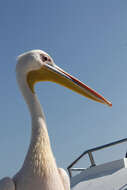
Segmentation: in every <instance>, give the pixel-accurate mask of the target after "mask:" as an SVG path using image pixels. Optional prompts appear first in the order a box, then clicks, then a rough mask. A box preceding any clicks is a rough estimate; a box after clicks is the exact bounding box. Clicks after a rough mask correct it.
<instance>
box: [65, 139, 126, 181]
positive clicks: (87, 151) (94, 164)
mask: <svg viewBox="0 0 127 190" xmlns="http://www.w3.org/2000/svg"><path fill="white" fill-rule="evenodd" d="M126 141H127V138H124V139H121V140H118V141H114V142H111V143H108V144H105V145H102V146H98V147H95V148H91V149H88V150H86V151H84V152H83V153H82V154H81V155H80V156H79V157H78V158H76V159H75V160H74V161H73V162H72V163H71V164H70V165H69V166H68V167H67V170H68V173H69V176H70V178H71V177H72V172H73V171H80V172H81V171H84V170H85V169H86V168H73V166H74V165H75V164H77V162H78V161H79V160H80V159H81V158H82V157H84V156H85V155H88V157H89V159H90V163H91V166H90V167H94V166H96V163H95V160H94V157H93V154H92V153H93V152H96V151H98V150H101V149H104V148H108V147H111V146H114V145H117V144H121V143H124V142H126Z"/></svg>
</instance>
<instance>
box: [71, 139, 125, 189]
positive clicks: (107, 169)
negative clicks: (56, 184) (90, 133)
mask: <svg viewBox="0 0 127 190" xmlns="http://www.w3.org/2000/svg"><path fill="white" fill-rule="evenodd" d="M126 141H127V138H126V139H122V140H120V141H115V142H112V143H109V144H106V145H103V146H100V147H95V148H93V149H89V150H87V151H85V152H84V153H83V154H81V155H80V156H79V157H78V158H77V159H76V160H75V161H74V162H73V163H72V164H70V165H69V166H68V171H69V175H70V180H71V189H72V190H127V158H122V159H119V160H115V161H111V162H108V163H104V164H100V165H96V164H95V161H94V158H93V155H92V153H93V152H95V151H98V150H101V149H104V148H107V147H110V146H113V145H117V144H119V143H123V142H126ZM86 154H88V155H89V158H90V162H91V166H90V167H89V168H74V167H73V166H74V165H75V164H76V163H77V162H78V161H79V160H80V159H81V158H82V157H83V156H85V155H86ZM72 172H73V173H75V174H76V172H80V173H78V174H76V175H75V176H73V175H72Z"/></svg>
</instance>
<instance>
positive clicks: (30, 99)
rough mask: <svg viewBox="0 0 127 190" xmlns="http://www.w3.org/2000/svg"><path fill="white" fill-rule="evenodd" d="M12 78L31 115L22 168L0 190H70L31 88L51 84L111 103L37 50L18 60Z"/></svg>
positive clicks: (0, 182)
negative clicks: (29, 136)
mask: <svg viewBox="0 0 127 190" xmlns="http://www.w3.org/2000/svg"><path fill="white" fill-rule="evenodd" d="M16 76H17V81H18V84H19V88H20V90H21V92H22V95H23V96H24V99H25V101H26V104H27V106H28V108H29V111H30V114H31V120H32V134H31V142H30V145H29V149H28V153H27V155H26V158H25V160H24V163H23V166H22V168H21V169H20V171H19V172H18V173H17V174H16V175H15V176H14V177H13V179H10V178H8V177H7V178H4V179H2V180H1V181H0V190H70V182H69V177H68V175H67V173H66V172H65V170H63V169H61V168H57V165H56V161H55V158H54V156H53V153H52V149H51V146H50V140H49V136H48V131H47V127H46V122H45V117H44V113H43V111H42V109H41V105H40V103H39V101H38V98H37V95H36V93H35V91H34V85H35V83H36V82H39V81H52V82H56V83H59V84H61V85H63V86H65V87H67V88H69V89H71V90H73V91H75V92H77V93H79V94H81V95H83V96H86V97H88V98H90V99H93V100H95V101H97V102H100V103H103V104H107V105H109V106H111V103H110V102H108V101H107V100H106V99H105V98H103V97H102V96H101V95H99V94H98V93H97V92H95V91H94V90H92V89H90V88H89V87H88V86H86V85H85V84H83V83H81V82H80V81H79V80H77V79H76V78H74V77H73V76H71V75H69V74H68V73H66V72H65V71H63V70H62V69H60V68H59V67H58V66H56V65H55V64H54V62H53V60H52V58H51V57H50V56H49V55H48V54H47V53H45V52H44V51H41V50H32V51H29V52H27V53H25V54H22V55H21V56H19V57H18V64H17V66H16Z"/></svg>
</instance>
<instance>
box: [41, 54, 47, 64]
mask: <svg viewBox="0 0 127 190" xmlns="http://www.w3.org/2000/svg"><path fill="white" fill-rule="evenodd" d="M40 56H41V59H42V61H43V62H45V61H47V60H48V58H47V57H46V56H44V55H43V54H40Z"/></svg>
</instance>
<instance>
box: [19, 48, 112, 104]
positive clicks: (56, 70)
mask: <svg viewBox="0 0 127 190" xmlns="http://www.w3.org/2000/svg"><path fill="white" fill-rule="evenodd" d="M16 71H20V72H23V73H24V74H25V76H26V82H27V84H28V87H29V89H30V91H31V93H35V90H34V86H35V84H36V83H37V82H40V81H52V82H55V83H58V84H60V85H62V86H64V87H67V88H69V89H71V90H73V91H75V92H77V93H79V94H81V95H83V96H85V97H87V98H89V99H92V100H94V101H97V102H100V103H102V104H107V105H108V106H112V104H111V103H110V102H109V101H108V100H106V99H105V98H104V97H103V96H101V95H100V94H98V93H97V92H96V91H94V90H93V89H91V88H90V87H88V86H87V85H85V84H84V83H82V82H81V81H79V80H78V79H76V78H75V77H73V76H72V75H70V74H68V73H67V72H65V71H64V70H63V69H61V68H60V67H58V66H57V65H56V64H55V63H54V61H53V59H52V58H51V57H50V56H49V55H48V54H47V53H46V52H44V51H42V50H32V51H29V52H27V53H25V54H22V55H20V56H19V57H18V64H17V66H16Z"/></svg>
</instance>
